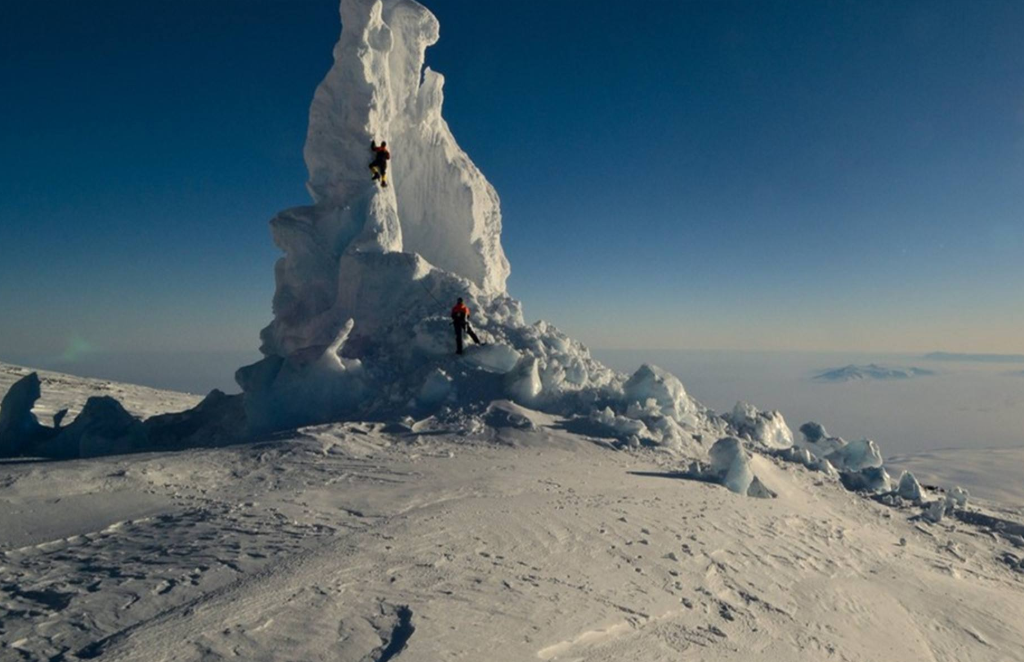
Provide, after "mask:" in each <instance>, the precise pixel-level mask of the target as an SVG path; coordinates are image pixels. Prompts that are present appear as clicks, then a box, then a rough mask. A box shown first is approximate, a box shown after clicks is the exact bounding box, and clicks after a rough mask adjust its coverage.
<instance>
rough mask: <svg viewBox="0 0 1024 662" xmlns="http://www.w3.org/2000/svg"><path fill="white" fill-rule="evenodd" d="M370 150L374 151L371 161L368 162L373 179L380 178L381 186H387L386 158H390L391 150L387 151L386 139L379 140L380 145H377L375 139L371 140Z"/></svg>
mask: <svg viewBox="0 0 1024 662" xmlns="http://www.w3.org/2000/svg"><path fill="white" fill-rule="evenodd" d="M370 151H371V152H373V153H374V157H373V163H371V164H370V171H371V172H372V173H373V181H377V180H380V185H381V186H387V185H388V160H389V159H390V158H391V152H389V151H388V143H387V141H386V140H382V141H380V146H379V147H378V146H377V141H376V140H371V141H370Z"/></svg>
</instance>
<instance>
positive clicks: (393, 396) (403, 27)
mask: <svg viewBox="0 0 1024 662" xmlns="http://www.w3.org/2000/svg"><path fill="white" fill-rule="evenodd" d="M341 19H342V26H343V29H342V32H341V37H340V39H339V41H338V43H337V46H336V47H335V49H334V65H333V66H332V68H331V69H330V71H329V72H328V74H327V76H326V78H324V80H323V82H322V83H321V84H320V86H319V87H318V88H317V90H316V94H315V96H314V99H313V104H312V106H311V108H310V115H309V132H308V135H307V139H306V147H305V159H306V165H307V167H308V170H309V181H308V189H309V192H310V195H311V196H312V198H313V204H312V205H309V206H305V207H299V208H295V209H289V210H286V211H283V212H281V213H280V214H278V215H277V216H276V217H275V218H274V219H273V220H272V221H271V229H272V232H273V236H274V241H275V243H276V244H277V245H278V247H280V248H281V250H282V251H284V257H282V258H281V259H280V260H279V261H278V263H277V266H276V268H275V276H276V281H277V289H276V292H275V294H274V307H273V310H274V319H273V321H272V322H271V324H270V325H269V326H268V327H267V328H265V329H264V330H263V332H262V333H261V339H262V346H261V351H262V352H263V354H264V359H263V360H261V361H260V362H259V363H256V364H254V365H251V366H247V367H245V368H242V369H241V370H239V371H238V374H237V380H238V382H239V384H240V385H241V386H242V388H243V391H244V393H245V409H246V413H247V416H248V422H249V428H250V431H251V432H253V433H257V434H258V433H263V432H268V431H272V430H277V429H284V428H289V427H295V426H297V425H302V424H308V423H315V422H321V421H329V420H339V419H343V418H353V417H363V418H394V417H396V416H402V415H408V414H415V415H420V414H424V413H429V411H431V410H433V409H437V408H438V407H444V406H452V407H458V406H466V405H468V404H471V403H486V402H490V401H491V400H495V399H501V398H507V399H511V400H513V401H515V402H517V403H519V404H521V405H526V406H529V407H533V408H535V409H541V410H546V411H550V412H552V413H560V414H563V415H570V416H571V415H580V416H584V417H588V418H590V419H591V420H592V421H593V422H594V423H595V424H598V425H605V426H606V427H607V428H608V429H609V430H610V431H612V432H613V433H614V434H615V435H617V436H623V437H629V436H632V437H635V438H637V439H639V440H641V441H644V442H649V443H655V444H668V445H676V446H678V445H682V444H687V443H693V440H694V438H695V437H699V436H700V435H701V434H702V433H705V432H706V431H707V430H708V429H715V430H718V431H724V427H725V426H724V423H723V422H722V421H721V420H719V419H717V417H714V416H713V415H712V414H710V412H708V411H707V410H706V409H705V408H703V407H701V406H700V405H699V404H697V403H696V402H695V401H694V400H692V399H691V398H690V397H689V396H688V395H687V393H686V391H685V389H684V388H683V385H682V384H681V383H680V382H679V380H678V379H676V378H675V377H673V376H672V375H670V374H668V373H666V372H664V371H662V370H660V369H658V368H656V367H653V366H643V367H641V369H640V370H638V371H637V373H636V374H635V375H633V376H632V377H630V378H628V379H627V378H626V377H625V376H623V375H619V374H616V373H614V372H613V371H611V370H609V369H608V368H606V367H605V366H603V365H601V364H600V363H598V362H597V361H595V360H594V359H593V358H592V357H591V356H590V353H589V352H588V350H587V349H586V348H585V347H584V346H583V345H581V344H580V343H579V342H577V341H575V340H572V339H571V338H569V337H567V336H566V335H565V334H563V333H561V332H560V331H559V330H558V329H556V328H555V327H553V326H551V325H549V324H546V323H545V322H537V323H535V324H526V322H525V321H524V318H523V314H522V309H521V305H520V303H519V302H518V301H516V300H514V299H512V298H511V297H509V296H508V294H507V292H506V290H505V281H506V279H507V278H508V275H509V263H508V261H507V260H506V258H505V255H504V252H503V250H502V247H501V212H500V208H499V201H498V196H497V194H496V192H495V190H494V188H493V187H492V186H491V185H490V183H489V182H488V181H487V179H486V178H485V177H484V176H483V174H482V173H481V172H480V170H479V169H477V167H476V166H475V165H474V164H473V162H472V161H471V160H470V158H469V157H468V156H467V155H466V154H465V152H463V151H462V150H461V149H460V148H459V146H458V144H457V143H456V142H455V139H454V137H453V136H452V133H451V131H450V130H449V128H448V125H447V124H446V123H445V121H444V119H443V117H442V115H441V106H442V101H443V94H442V85H443V82H444V79H443V78H442V77H441V75H440V74H438V73H436V72H434V71H432V70H431V69H429V68H424V61H425V51H426V49H427V47H429V46H430V45H432V44H433V43H435V42H436V41H437V39H438V23H437V20H436V19H435V18H434V16H433V15H432V14H431V13H430V12H429V11H428V10H427V9H426V8H424V7H423V6H421V5H420V4H418V3H416V2H413V1H412V0H342V2H341ZM371 140H386V141H387V142H388V147H389V149H390V150H391V154H392V160H391V166H390V173H389V179H390V182H391V185H390V186H389V187H388V188H381V187H379V186H378V185H377V184H376V183H374V182H372V181H371V179H370V173H369V170H368V167H367V166H368V163H369V161H370V152H369V145H370V142H371ZM457 297H462V298H463V299H465V301H466V303H467V304H468V305H469V307H470V309H471V310H472V315H471V318H470V319H471V322H472V324H473V326H474V328H475V329H476V331H477V333H478V334H479V335H480V336H481V337H482V339H483V340H484V341H485V343H486V344H485V345H484V346H469V347H467V348H466V353H465V354H464V355H463V356H462V357H459V358H457V357H455V356H453V349H454V339H453V332H452V328H451V325H450V322H449V320H448V316H447V315H448V309H449V308H450V307H451V305H452V304H454V302H455V300H456V298H457ZM787 432H788V429H787ZM769 436H771V437H772V439H774V438H775V437H776V436H777V431H771V432H770V433H769Z"/></svg>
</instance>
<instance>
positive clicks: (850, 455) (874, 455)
mask: <svg viewBox="0 0 1024 662" xmlns="http://www.w3.org/2000/svg"><path fill="white" fill-rule="evenodd" d="M825 459H827V460H828V461H829V462H831V463H832V465H833V466H835V468H836V469H838V470H839V471H841V472H849V471H861V470H862V469H869V468H874V467H880V466H882V463H883V460H882V451H880V450H879V449H878V445H877V444H875V442H874V441H872V440H871V439H861V440H860V441H851V442H850V443H848V444H846V445H845V446H842V447H841V448H839V449H838V450H835V451H833V452H832V453H829V454H828V455H826V456H825Z"/></svg>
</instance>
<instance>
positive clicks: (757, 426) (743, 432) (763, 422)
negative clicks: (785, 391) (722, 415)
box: [726, 401, 793, 448]
mask: <svg viewBox="0 0 1024 662" xmlns="http://www.w3.org/2000/svg"><path fill="white" fill-rule="evenodd" d="M726 418H727V419H728V421H729V422H730V423H731V424H732V426H733V427H734V428H735V429H736V431H737V432H738V433H739V435H740V436H742V437H745V438H747V439H749V440H751V441H754V442H758V443H760V444H762V445H764V446H766V447H768V448H789V447H790V446H792V445H793V432H792V430H790V429H789V426H788V425H786V421H785V419H784V418H782V414H781V413H779V412H777V411H758V409H757V407H755V406H754V405H752V404H750V403H748V402H742V401H741V402H737V403H736V406H735V407H733V410H732V414H730V415H726Z"/></svg>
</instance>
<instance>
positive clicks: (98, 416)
mask: <svg viewBox="0 0 1024 662" xmlns="http://www.w3.org/2000/svg"><path fill="white" fill-rule="evenodd" d="M148 448H149V437H148V434H147V431H146V428H145V426H143V424H142V422H141V421H140V420H139V419H137V418H135V417H134V416H132V415H131V414H129V413H128V412H127V411H125V409H124V407H122V406H121V403H120V402H118V401H117V400H115V399H114V398H111V397H109V396H103V397H92V398H89V399H88V400H87V401H86V403H85V407H83V408H82V411H81V413H79V414H78V416H77V417H75V420H74V421H73V422H72V423H71V424H70V425H68V426H67V427H66V428H63V429H62V430H61V431H60V434H58V435H57V436H56V437H54V438H53V439H50V440H48V441H46V442H43V443H41V444H39V445H38V446H37V447H36V450H37V452H38V453H39V454H40V455H42V456H43V457H51V458H56V459H73V458H79V457H96V456H100V455H112V454H115V453H133V452H139V451H144V450H147V449H148Z"/></svg>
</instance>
